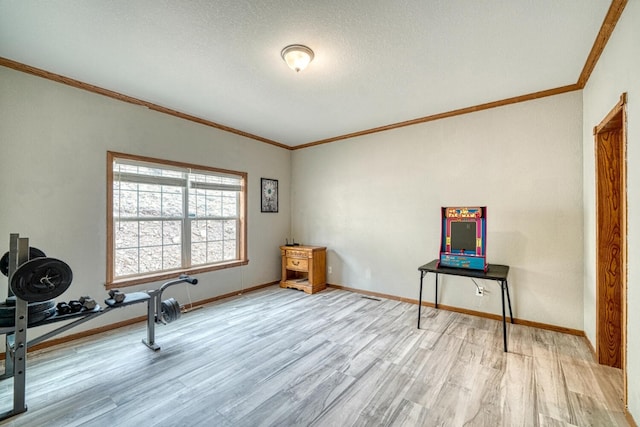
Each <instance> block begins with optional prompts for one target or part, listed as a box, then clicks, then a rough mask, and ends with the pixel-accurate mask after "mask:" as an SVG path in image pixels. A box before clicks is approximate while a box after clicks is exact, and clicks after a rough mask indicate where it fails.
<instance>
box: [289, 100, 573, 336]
mask: <svg viewBox="0 0 640 427" xmlns="http://www.w3.org/2000/svg"><path fill="white" fill-rule="evenodd" d="M581 115H582V95H581V92H572V93H567V94H563V95H558V96H553V97H548V98H543V99H539V100H534V101H529V102H525V103H519V104H515V105H509V106H505V107H501V108H496V109H491V110H486V111H481V112H477V113H473V114H467V115H464V116H458V117H453V118H449V119H445V120H439V121H435V122H429V123H424V124H421V125H416V126H411V127H405V128H400V129H396V130H393V131H387V132H382V133H377V134H372V135H367V136H362V137H358V138H353V139H349V140H346V141H341V142H336V143H332V144H325V145H320V146H316V147H312V148H307V149H304V150H296V151H294V152H293V158H292V163H293V164H292V189H291V195H292V221H293V234H294V235H295V237H296V240H299V241H301V242H303V243H308V244H316V245H326V246H327V247H328V265H329V266H330V267H331V269H332V273H331V274H329V276H328V281H329V282H330V283H332V284H338V285H344V286H348V287H351V288H357V289H362V290H368V291H375V292H381V293H385V294H390V295H395V296H401V297H406V298H412V299H417V297H418V285H419V273H418V270H417V269H418V267H419V266H420V265H422V264H424V263H426V262H428V261H430V260H432V259H435V258H437V256H438V251H439V246H440V207H442V206H459V205H472V206H475V205H480V206H484V205H486V206H487V207H488V219H487V224H488V225H487V227H488V237H487V255H488V260H489V262H490V263H494V264H508V265H510V266H511V273H510V276H509V282H510V287H511V297H512V302H513V310H514V316H515V317H518V318H521V319H526V320H530V321H536V322H542V323H545V324H552V325H557V326H562V327H567V328H573V329H578V330H582V328H583V307H582V300H583V295H582V292H583V283H582V271H583V255H582V248H583V239H582V232H583V221H582V147H581V139H582V117H581ZM444 281H445V286H444V287H443V291H442V294H441V297H440V298H439V302H440V303H441V304H445V305H450V306H455V307H461V308H467V309H471V310H477V311H483V312H490V313H495V314H500V313H501V305H500V292H499V286H498V285H497V284H496V283H495V282H489V283H485V288H486V289H487V290H488V291H489V292H490V293H489V294H487V295H486V296H484V297H482V298H480V297H476V296H475V286H474V285H473V283H472V282H471V281H470V280H468V279H462V278H454V277H445V278H444ZM426 283H427V284H428V285H427V286H426V289H425V293H424V295H425V298H426V299H427V300H429V301H433V299H434V296H433V294H434V278H433V275H431V276H427V279H426Z"/></svg>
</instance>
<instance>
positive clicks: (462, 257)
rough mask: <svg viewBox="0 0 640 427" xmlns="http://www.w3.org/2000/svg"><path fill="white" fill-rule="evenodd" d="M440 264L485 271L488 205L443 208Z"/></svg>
mask: <svg viewBox="0 0 640 427" xmlns="http://www.w3.org/2000/svg"><path fill="white" fill-rule="evenodd" d="M441 212H442V233H441V244H440V259H439V262H438V266H439V267H454V268H466V269H472V270H483V271H487V266H488V264H487V258H486V249H487V245H486V243H487V222H486V220H487V208H486V206H481V207H443V208H442V209H441Z"/></svg>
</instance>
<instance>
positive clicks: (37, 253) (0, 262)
mask: <svg viewBox="0 0 640 427" xmlns="http://www.w3.org/2000/svg"><path fill="white" fill-rule="evenodd" d="M44 257H46V255H45V254H44V252H42V251H41V250H40V249H38V248H34V247H33V246H29V259H34V258H44ZM0 272H1V273H2V274H4V275H5V276H8V275H9V252H5V254H4V255H2V258H0Z"/></svg>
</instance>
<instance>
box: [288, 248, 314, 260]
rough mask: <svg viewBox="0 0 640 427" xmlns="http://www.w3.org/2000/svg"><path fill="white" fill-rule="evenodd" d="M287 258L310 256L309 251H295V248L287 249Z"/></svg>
mask: <svg viewBox="0 0 640 427" xmlns="http://www.w3.org/2000/svg"><path fill="white" fill-rule="evenodd" d="M286 256H287V258H309V252H307V251H294V250H291V249H289V250H287V254H286Z"/></svg>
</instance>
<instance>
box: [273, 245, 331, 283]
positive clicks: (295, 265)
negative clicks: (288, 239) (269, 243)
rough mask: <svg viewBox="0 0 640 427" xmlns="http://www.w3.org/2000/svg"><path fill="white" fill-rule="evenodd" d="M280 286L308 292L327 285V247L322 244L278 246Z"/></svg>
mask: <svg viewBox="0 0 640 427" xmlns="http://www.w3.org/2000/svg"><path fill="white" fill-rule="evenodd" d="M280 254H281V256H282V280H281V281H280V287H281V288H294V289H299V290H302V291H305V292H306V293H308V294H313V293H315V292H318V291H321V290H323V289H325V288H326V287H327V274H326V268H327V248H325V247H323V246H280Z"/></svg>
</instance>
